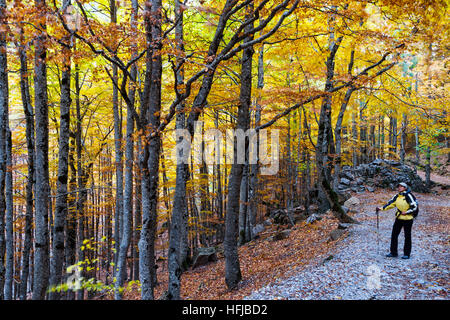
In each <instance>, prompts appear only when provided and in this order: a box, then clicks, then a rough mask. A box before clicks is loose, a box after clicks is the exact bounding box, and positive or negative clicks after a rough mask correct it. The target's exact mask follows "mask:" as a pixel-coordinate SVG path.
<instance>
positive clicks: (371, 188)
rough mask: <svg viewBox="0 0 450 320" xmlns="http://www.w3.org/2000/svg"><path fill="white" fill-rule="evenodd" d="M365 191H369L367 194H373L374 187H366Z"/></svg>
mask: <svg viewBox="0 0 450 320" xmlns="http://www.w3.org/2000/svg"><path fill="white" fill-rule="evenodd" d="M366 189H367V191H369V192H374V191H375V188H374V187H371V186H366Z"/></svg>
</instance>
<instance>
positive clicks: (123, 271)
mask: <svg viewBox="0 0 450 320" xmlns="http://www.w3.org/2000/svg"><path fill="white" fill-rule="evenodd" d="M131 12H132V14H131V24H132V27H133V32H135V31H136V19H137V14H138V3H137V0H133V1H132V8H131ZM132 50H133V55H132V58H134V57H135V55H136V46H135V45H134V46H133V48H132ZM136 75H137V67H136V65H133V66H132V69H131V77H132V79H131V80H132V81H135V80H136ZM116 90H117V89H116ZM135 92H136V90H135V88H134V84H133V83H131V86H130V89H129V92H128V98H129V101H130V104H127V127H126V128H127V131H126V144H125V186H124V192H123V212H122V214H123V218H122V223H121V225H122V228H120V229H121V230H122V235H121V237H120V240H121V242H120V247H119V253H118V261H117V265H118V266H117V268H118V271H117V274H116V287H115V299H116V300H120V299H122V292H121V287H123V284H124V281H125V279H126V276H127V263H126V262H127V254H128V248H129V247H130V240H131V225H132V218H133V159H134V152H133V149H134V142H133V133H134V117H133V113H132V112H133V111H132V107H134V100H135Z"/></svg>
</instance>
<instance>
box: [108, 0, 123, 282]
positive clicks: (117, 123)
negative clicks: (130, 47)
mask: <svg viewBox="0 0 450 320" xmlns="http://www.w3.org/2000/svg"><path fill="white" fill-rule="evenodd" d="M109 9H110V13H111V16H110V20H111V23H114V24H115V23H117V8H116V1H115V0H110V2H109ZM112 77H113V81H114V82H115V83H118V81H117V80H118V76H117V66H116V65H115V64H113V65H112ZM112 106H113V114H114V145H115V154H116V155H115V161H116V163H115V165H116V206H115V214H114V241H115V250H116V254H115V256H114V276H115V277H116V278H117V271H118V268H117V265H118V257H119V252H120V240H121V234H122V218H123V217H122V216H123V164H122V159H123V151H122V118H121V116H120V114H121V112H120V110H119V93H118V89H117V87H116V86H115V85H113V96H112Z"/></svg>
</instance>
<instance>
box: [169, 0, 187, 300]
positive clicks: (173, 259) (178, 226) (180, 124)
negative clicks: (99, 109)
mask: <svg viewBox="0 0 450 320" xmlns="http://www.w3.org/2000/svg"><path fill="white" fill-rule="evenodd" d="M181 5H182V3H181V2H180V1H179V0H175V21H177V25H176V27H175V40H176V42H177V49H178V51H179V52H180V53H183V52H184V44H183V40H184V39H183V32H184V31H183V10H182V8H181ZM176 66H177V72H176V83H177V87H178V86H181V85H183V84H184V67H183V59H182V57H177V61H176ZM176 108H177V115H176V124H175V128H176V129H177V130H184V129H185V128H186V123H185V121H186V115H185V110H184V108H185V104H184V102H183V103H180V104H178V106H177V107H176ZM182 143H183V136H179V137H177V145H178V147H180V148H179V149H178V150H177V168H176V181H175V195H174V199H173V209H172V219H171V223H170V236H169V237H170V238H169V253H168V269H169V287H168V295H167V296H168V298H169V300H179V299H180V281H181V274H182V272H183V269H185V268H186V266H185V264H186V263H187V261H186V259H187V250H188V248H189V247H188V243H187V230H188V229H187V228H188V226H187V223H188V222H187V218H188V211H187V202H186V182H187V179H188V178H189V167H188V163H187V159H188V155H187V154H184V153H183V152H187V151H188V150H186V149H184V148H181V144H182ZM186 249H187V250H186Z"/></svg>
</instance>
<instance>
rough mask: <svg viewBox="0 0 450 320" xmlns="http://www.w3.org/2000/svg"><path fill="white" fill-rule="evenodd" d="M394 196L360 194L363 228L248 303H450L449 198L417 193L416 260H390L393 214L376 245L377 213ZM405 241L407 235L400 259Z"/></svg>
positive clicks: (385, 216)
mask: <svg viewBox="0 0 450 320" xmlns="http://www.w3.org/2000/svg"><path fill="white" fill-rule="evenodd" d="M393 194H394V192H390V191H377V192H375V193H369V192H366V193H364V194H359V195H356V197H358V198H359V199H360V200H361V204H362V205H361V207H360V210H359V212H358V213H357V214H356V215H355V218H356V219H358V220H359V221H360V222H361V224H359V225H353V226H352V227H350V228H349V230H348V232H347V234H346V237H345V238H344V239H343V240H340V241H341V243H340V244H339V245H338V246H337V249H335V252H330V254H329V255H328V256H324V257H323V259H321V262H320V263H316V264H314V265H310V266H309V267H308V268H307V269H305V270H303V271H301V272H298V273H296V274H295V275H294V276H292V277H290V278H288V279H284V280H280V281H278V282H276V283H272V284H271V285H269V286H266V287H264V288H262V289H260V290H258V291H256V292H254V293H253V294H252V295H250V296H248V297H247V299H351V300H353V299H358V300H360V299H382V300H388V299H389V300H391V299H408V300H415V299H427V300H428V299H448V298H449V292H450V266H449V261H450V254H449V242H450V232H449V231H450V230H449V226H450V224H449V218H450V198H449V197H448V196H447V195H444V194H442V195H435V194H415V195H416V197H417V199H418V201H419V204H420V214H419V216H418V217H417V218H416V220H415V221H414V225H413V233H412V241H413V249H412V253H411V258H410V259H409V260H403V259H400V258H386V257H385V254H387V253H388V252H389V243H390V235H391V231H392V224H393V221H394V212H393V211H387V212H386V211H385V212H382V213H381V214H380V229H379V246H378V245H377V233H376V215H375V211H374V209H375V207H376V206H379V205H381V204H383V203H384V202H385V201H387V200H388V199H389V198H390V197H391V196H392V195H393ZM403 241H404V236H403V231H402V233H401V234H400V236H399V254H400V255H401V254H402V250H403ZM326 258H327V259H326Z"/></svg>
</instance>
